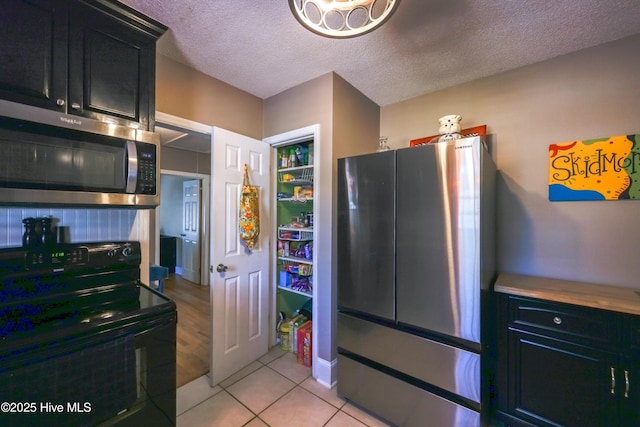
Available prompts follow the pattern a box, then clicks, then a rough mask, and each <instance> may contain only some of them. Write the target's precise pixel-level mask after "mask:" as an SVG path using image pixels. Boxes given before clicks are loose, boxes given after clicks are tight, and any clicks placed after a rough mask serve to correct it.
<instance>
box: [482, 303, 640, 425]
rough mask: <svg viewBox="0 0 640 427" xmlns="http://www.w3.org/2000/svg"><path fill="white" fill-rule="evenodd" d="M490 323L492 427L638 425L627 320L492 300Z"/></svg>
mask: <svg viewBox="0 0 640 427" xmlns="http://www.w3.org/2000/svg"><path fill="white" fill-rule="evenodd" d="M497 318H498V325H497V326H498V329H497V330H498V337H497V351H496V357H495V366H494V368H495V375H496V378H495V379H496V382H495V384H496V388H495V396H494V398H495V399H494V400H495V402H494V407H495V409H496V424H497V425H503V426H531V425H533V426H579V427H586V426H607V427H608V426H638V425H640V423H639V420H640V405H639V403H640V402H639V400H638V399H639V398H640V369H639V368H640V356H639V351H638V349H637V348H633V347H632V346H631V345H630V343H631V341H632V334H631V331H632V330H633V329H632V325H635V326H638V329H637V330H636V332H638V331H640V323H637V320H636V318H635V317H634V316H629V315H623V314H621V313H615V312H608V311H604V310H597V309H591V308H585V307H579V306H574V305H570V304H561V303H553V302H548V301H543V300H537V299H532V298H523V297H515V296H510V295H499V296H498V316H497ZM634 321H635V322H636V323H634Z"/></svg>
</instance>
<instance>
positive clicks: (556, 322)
mask: <svg viewBox="0 0 640 427" xmlns="http://www.w3.org/2000/svg"><path fill="white" fill-rule="evenodd" d="M553 323H555V324H556V325H559V324H561V323H562V319H561V318H559V317H558V316H556V317H554V318H553Z"/></svg>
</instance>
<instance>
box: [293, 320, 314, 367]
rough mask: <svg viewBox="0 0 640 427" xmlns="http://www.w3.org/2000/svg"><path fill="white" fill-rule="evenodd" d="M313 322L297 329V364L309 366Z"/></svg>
mask: <svg viewBox="0 0 640 427" xmlns="http://www.w3.org/2000/svg"><path fill="white" fill-rule="evenodd" d="M312 327H313V322H311V321H308V322H306V323H305V324H304V325H302V326H300V327H298V331H297V335H298V337H297V343H296V344H297V347H298V354H297V359H298V363H301V364H302V365H304V366H311V336H312V335H311V331H312Z"/></svg>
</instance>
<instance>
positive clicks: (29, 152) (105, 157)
mask: <svg viewBox="0 0 640 427" xmlns="http://www.w3.org/2000/svg"><path fill="white" fill-rule="evenodd" d="M132 126H133V125H132ZM159 141H160V138H159V135H158V134H156V133H154V132H148V131H141V130H139V129H136V128H135V127H127V126H122V125H119V124H115V123H108V122H104V121H98V120H93V119H87V118H84V117H79V116H73V115H69V114H61V113H58V112H55V111H52V110H46V109H42V108H37V107H32V106H27V105H22V104H16V103H14V102H10V101H4V100H0V204H4V205H24V204H29V205H60V206H62V205H76V206H78V205H81V206H96V205H109V206H121V207H138V208H152V207H155V206H157V205H158V204H159V202H160V196H159V191H158V190H159V178H160V177H159V164H160V162H159V145H160V144H159Z"/></svg>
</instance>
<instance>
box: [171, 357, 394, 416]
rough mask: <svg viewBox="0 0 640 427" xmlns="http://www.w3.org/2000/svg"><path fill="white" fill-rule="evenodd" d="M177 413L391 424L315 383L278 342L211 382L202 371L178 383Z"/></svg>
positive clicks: (307, 370) (181, 414) (334, 390)
mask: <svg viewBox="0 0 640 427" xmlns="http://www.w3.org/2000/svg"><path fill="white" fill-rule="evenodd" d="M177 415H178V427H199V426H207V427H264V426H269V427H281V426H283V427H285V426H286V427H289V426H308V427H313V426H326V427H364V426H368V427H385V426H389V424H387V423H385V422H383V421H381V420H380V419H378V418H376V417H375V416H373V415H371V414H369V413H367V412H365V411H363V410H361V409H360V408H358V407H356V406H354V405H352V404H351V403H349V402H348V401H345V400H344V399H342V398H341V397H339V396H338V395H337V393H336V388H335V387H334V388H333V389H331V390H330V389H327V388H326V387H324V386H322V385H321V384H319V383H317V382H316V381H315V380H314V379H313V378H312V377H311V369H310V368H307V367H304V366H302V365H300V364H298V363H297V362H296V357H295V355H294V354H292V353H286V352H283V351H282V350H280V348H279V347H274V348H273V349H272V350H271V351H270V352H269V353H267V354H265V355H264V356H263V357H261V358H260V359H258V360H257V361H255V362H253V363H252V364H250V365H249V366H247V367H245V368H243V369H242V370H240V371H239V372H237V373H236V374H234V375H232V376H231V377H229V378H228V379H226V380H225V381H222V382H221V383H220V384H219V385H217V386H215V387H213V388H211V387H209V383H208V380H207V377H206V376H202V377H200V378H198V379H196V380H195V381H192V382H190V383H188V384H185V385H184V386H182V387H180V388H178V396H177Z"/></svg>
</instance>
